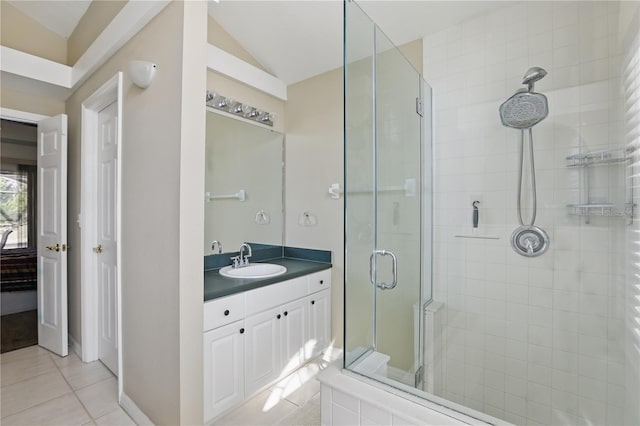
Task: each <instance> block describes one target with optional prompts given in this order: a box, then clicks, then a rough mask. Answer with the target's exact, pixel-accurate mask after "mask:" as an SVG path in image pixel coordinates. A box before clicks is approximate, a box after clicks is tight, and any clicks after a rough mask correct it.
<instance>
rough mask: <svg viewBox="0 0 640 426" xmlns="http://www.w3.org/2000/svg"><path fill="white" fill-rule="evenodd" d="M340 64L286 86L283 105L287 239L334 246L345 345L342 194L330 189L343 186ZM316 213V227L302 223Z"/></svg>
mask: <svg viewBox="0 0 640 426" xmlns="http://www.w3.org/2000/svg"><path fill="white" fill-rule="evenodd" d="M341 91H342V69H337V70H333V71H329V72H327V73H324V74H320V75H318V76H315V77H312V78H310V79H307V80H304V81H302V82H299V83H296V84H293V85H291V86H289V87H288V88H287V96H288V100H287V102H286V105H285V114H286V127H285V163H286V166H285V167H286V172H285V206H286V213H285V244H286V245H288V246H293V247H306V248H314V249H321V250H330V251H331V252H332V254H333V269H332V271H331V280H332V283H333V285H332V291H331V303H332V304H331V310H332V312H331V319H332V326H331V335H332V336H333V340H334V344H335V345H336V346H340V347H341V346H342V330H343V327H342V326H343V321H342V318H343V315H342V309H343V303H344V297H343V291H342V290H343V284H342V283H343V274H344V245H343V238H342V236H343V224H344V221H343V208H344V207H343V198H342V197H341V198H340V199H338V200H334V199H332V198H331V197H330V196H329V194H328V189H329V186H330V185H331V184H332V183H339V184H340V187H341V188H342V187H343V158H344V154H343V143H342V141H343V137H342V121H343V120H342V112H343V108H342V104H341V102H340V99H341ZM305 211H308V212H309V213H311V214H313V215H314V216H315V217H316V219H317V223H316V225H315V226H301V225H300V220H299V219H300V215H302V214H303V213H304V212H305Z"/></svg>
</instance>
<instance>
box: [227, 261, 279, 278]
mask: <svg viewBox="0 0 640 426" xmlns="http://www.w3.org/2000/svg"><path fill="white" fill-rule="evenodd" d="M285 272H287V268H286V267H284V266H282V265H274V264H273V263H250V264H249V265H248V266H243V267H241V268H234V267H233V266H225V267H224V268H222V269H220V275H222V276H223V277H227V278H269V277H275V276H278V275H282V274H284V273H285Z"/></svg>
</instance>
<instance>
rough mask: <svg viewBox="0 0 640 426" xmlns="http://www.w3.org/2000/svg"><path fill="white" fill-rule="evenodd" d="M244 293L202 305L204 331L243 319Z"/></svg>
mask: <svg viewBox="0 0 640 426" xmlns="http://www.w3.org/2000/svg"><path fill="white" fill-rule="evenodd" d="M244 299H245V295H244V293H239V294H234V295H231V296H227V297H222V298H220V299H214V300H211V301H209V302H206V303H205V304H204V321H203V322H204V331H209V330H213V329H214V328H218V327H221V326H223V325H226V324H231V323H232V322H234V321H238V320H241V319H243V318H244V316H245V315H244V312H245V311H244Z"/></svg>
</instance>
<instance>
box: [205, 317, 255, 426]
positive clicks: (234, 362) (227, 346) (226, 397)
mask: <svg viewBox="0 0 640 426" xmlns="http://www.w3.org/2000/svg"><path fill="white" fill-rule="evenodd" d="M244 331H245V328H244V321H238V322H234V323H232V324H229V325H226V326H224V327H220V328H216V329H215V330H211V331H207V332H206V333H204V360H205V362H204V398H205V400H204V417H205V418H206V419H212V418H214V417H216V416H218V415H219V414H221V413H222V412H224V411H226V410H228V409H229V408H231V407H234V406H236V405H238V404H239V403H241V402H242V401H243V400H244V393H245V392H244V363H243V359H244V349H245V348H244V346H245V338H244Z"/></svg>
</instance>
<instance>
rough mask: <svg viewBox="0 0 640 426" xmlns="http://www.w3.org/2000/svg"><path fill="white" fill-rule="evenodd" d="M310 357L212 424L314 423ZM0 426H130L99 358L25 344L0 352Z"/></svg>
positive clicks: (316, 406) (314, 366)
mask: <svg viewBox="0 0 640 426" xmlns="http://www.w3.org/2000/svg"><path fill="white" fill-rule="evenodd" d="M326 364H327V363H326V362H324V361H322V360H317V361H312V362H310V363H308V364H307V365H305V366H304V367H302V368H301V369H299V370H298V371H296V372H294V373H293V374H291V375H290V376H288V377H285V378H284V379H282V380H280V381H279V382H278V383H276V384H275V385H273V386H272V387H270V388H269V389H267V390H265V391H263V392H261V393H259V394H258V395H256V396H254V397H253V398H251V399H250V400H249V401H247V402H246V403H244V404H243V405H241V406H240V407H238V408H236V409H234V410H232V411H230V412H229V413H227V414H226V415H225V416H224V417H222V418H220V419H218V420H217V421H216V422H215V423H214V425H216V426H223V425H225V426H226V425H242V426H259V425H260V426H262V425H279V426H285V425H286V426H317V425H320V384H319V382H318V381H317V380H316V375H317V373H318V372H319V371H320V370H321V369H322V368H324V367H325V366H326ZM0 383H1V388H0V415H1V419H0V424H2V425H3V426H12V425H20V426H25V425H38V426H40V425H65V426H67V425H79V426H81V425H107V426H128V425H135V423H134V422H133V420H131V418H130V417H129V416H128V415H127V414H126V413H125V412H124V410H122V408H120V406H119V405H118V402H117V381H116V378H115V377H114V376H113V374H111V372H110V371H109V370H107V368H106V367H105V366H104V365H102V363H100V362H99V361H96V362H92V363H87V364H84V363H82V361H80V358H78V356H77V355H76V354H73V353H72V354H70V355H69V356H67V357H65V358H61V357H59V356H57V355H54V354H52V353H51V352H49V351H47V350H45V349H42V348H40V347H39V346H31V347H28V348H24V349H19V350H16V351H12V352H7V353H5V354H2V355H0Z"/></svg>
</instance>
